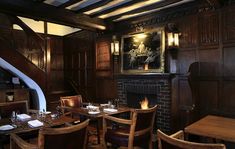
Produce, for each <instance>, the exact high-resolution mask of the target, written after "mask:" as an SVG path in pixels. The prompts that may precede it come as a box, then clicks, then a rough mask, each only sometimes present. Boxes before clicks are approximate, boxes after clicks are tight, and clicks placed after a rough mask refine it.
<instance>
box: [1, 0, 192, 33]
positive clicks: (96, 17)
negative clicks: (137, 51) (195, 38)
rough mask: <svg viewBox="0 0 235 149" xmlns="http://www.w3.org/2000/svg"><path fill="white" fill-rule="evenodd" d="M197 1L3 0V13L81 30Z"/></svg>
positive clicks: (98, 27)
mask: <svg viewBox="0 0 235 149" xmlns="http://www.w3.org/2000/svg"><path fill="white" fill-rule="evenodd" d="M192 1H194V0H1V1H0V12H1V11H2V12H6V13H10V14H14V15H18V16H23V17H28V18H32V19H38V20H43V21H48V22H52V23H58V24H63V25H68V26H73V27H79V28H82V29H95V30H96V29H99V30H105V29H107V26H106V24H107V22H120V21H123V20H127V19H130V18H134V17H137V16H142V15H146V14H150V13H153V12H157V11H160V10H162V9H166V8H170V7H175V6H178V5H182V4H185V3H189V2H192Z"/></svg>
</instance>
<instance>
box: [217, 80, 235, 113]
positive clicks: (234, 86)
mask: <svg viewBox="0 0 235 149" xmlns="http://www.w3.org/2000/svg"><path fill="white" fill-rule="evenodd" d="M234 91H235V80H224V81H223V89H222V96H221V99H220V101H219V107H220V111H223V112H224V113H226V115H228V116H235V100H234V99H235V94H234Z"/></svg>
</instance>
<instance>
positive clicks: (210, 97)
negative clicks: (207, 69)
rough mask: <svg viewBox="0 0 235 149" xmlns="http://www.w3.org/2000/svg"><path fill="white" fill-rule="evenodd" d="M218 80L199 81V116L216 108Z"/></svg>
mask: <svg viewBox="0 0 235 149" xmlns="http://www.w3.org/2000/svg"><path fill="white" fill-rule="evenodd" d="M219 89H220V88H219V82H218V80H211V81H208V80H205V81H203V80H201V81H200V82H199V101H198V104H199V107H200V109H199V111H200V116H205V115H208V114H211V112H212V111H217V110H218V104H219V103H218V101H219Z"/></svg>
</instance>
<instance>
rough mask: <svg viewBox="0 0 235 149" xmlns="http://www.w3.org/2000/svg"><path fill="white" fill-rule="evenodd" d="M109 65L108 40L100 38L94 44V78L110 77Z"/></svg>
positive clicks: (110, 68)
mask: <svg viewBox="0 0 235 149" xmlns="http://www.w3.org/2000/svg"><path fill="white" fill-rule="evenodd" d="M111 63H112V62H111V52H110V39H109V38H100V39H98V40H97V42H96V76H100V77H110V75H111V74H112V73H111V72H112V67H111Z"/></svg>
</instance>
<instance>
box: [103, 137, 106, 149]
mask: <svg viewBox="0 0 235 149" xmlns="http://www.w3.org/2000/svg"><path fill="white" fill-rule="evenodd" d="M102 148H103V149H107V145H106V142H105V138H103V141H102Z"/></svg>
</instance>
